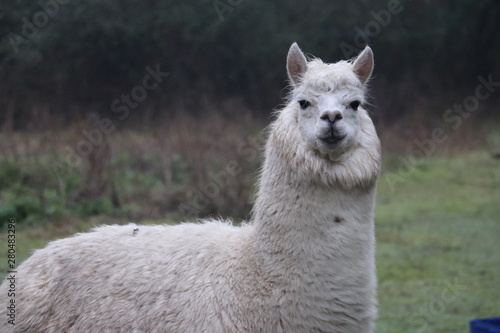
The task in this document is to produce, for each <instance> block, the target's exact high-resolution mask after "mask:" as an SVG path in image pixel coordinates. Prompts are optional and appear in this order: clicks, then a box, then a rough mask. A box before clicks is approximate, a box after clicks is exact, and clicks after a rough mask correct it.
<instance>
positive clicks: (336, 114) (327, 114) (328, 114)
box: [320, 110, 344, 124]
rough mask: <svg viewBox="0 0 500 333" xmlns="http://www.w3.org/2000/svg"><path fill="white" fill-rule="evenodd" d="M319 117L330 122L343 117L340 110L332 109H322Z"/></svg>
mask: <svg viewBox="0 0 500 333" xmlns="http://www.w3.org/2000/svg"><path fill="white" fill-rule="evenodd" d="M320 118H321V119H323V120H328V121H329V122H331V123H332V124H334V123H335V122H336V121H338V120H341V119H343V118H344V116H343V115H342V112H340V111H339V110H334V111H324V112H323V113H322V114H321V116H320Z"/></svg>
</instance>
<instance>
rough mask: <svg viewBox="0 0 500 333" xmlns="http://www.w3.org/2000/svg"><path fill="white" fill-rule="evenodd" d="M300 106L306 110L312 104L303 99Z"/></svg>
mask: <svg viewBox="0 0 500 333" xmlns="http://www.w3.org/2000/svg"><path fill="white" fill-rule="evenodd" d="M299 104H300V108H301V109H306V108H308V107H309V106H310V105H311V103H309V101H306V100H305V99H301V100H300V101H299Z"/></svg>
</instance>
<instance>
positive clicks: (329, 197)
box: [254, 163, 375, 259]
mask: <svg viewBox="0 0 500 333" xmlns="http://www.w3.org/2000/svg"><path fill="white" fill-rule="evenodd" d="M266 164H267V163H266ZM296 178H298V177H297V175H295V174H294V173H293V172H290V171H289V170H286V169H282V170H281V171H279V169H278V168H277V165H276V163H273V165H272V166H271V165H265V166H264V169H263V173H262V181H261V183H260V190H259V193H258V197H257V200H256V204H255V208H254V224H255V226H256V231H257V234H258V236H259V242H260V244H259V245H260V246H262V247H263V249H266V250H267V251H269V253H275V254H282V255H283V256H284V257H286V256H289V255H290V253H293V254H294V255H297V257H295V259H298V257H301V256H302V255H303V256H305V257H306V258H307V257H308V256H309V252H315V253H318V251H321V250H324V251H325V253H332V251H333V252H334V253H336V256H342V255H343V254H344V255H345V256H346V258H349V257H350V256H352V253H350V249H349V248H351V247H353V248H358V249H361V248H363V247H365V246H366V244H372V243H373V240H372V239H371V238H372V237H373V219H374V208H375V183H373V184H370V185H369V186H368V187H356V188H350V189H345V188H343V187H341V186H338V185H337V186H335V184H333V185H326V184H322V183H321V182H316V183H311V182H310V181H307V180H303V181H299V182H297V181H295V182H294V179H296ZM351 231H353V232H352V233H351ZM322 242H324V243H325V244H322Z"/></svg>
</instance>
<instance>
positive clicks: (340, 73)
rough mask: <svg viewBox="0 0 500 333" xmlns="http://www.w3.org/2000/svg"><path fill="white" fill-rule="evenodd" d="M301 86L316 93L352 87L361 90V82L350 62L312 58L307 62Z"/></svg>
mask: <svg viewBox="0 0 500 333" xmlns="http://www.w3.org/2000/svg"><path fill="white" fill-rule="evenodd" d="M301 86H302V88H304V89H305V90H309V91H315V92H318V93H324V92H331V91H335V90H338V89H351V90H352V89H354V90H358V91H362V89H363V84H362V83H361V81H360V80H359V78H358V77H357V76H356V74H355V73H354V71H353V69H352V64H351V63H350V62H347V61H340V62H337V63H334V64H326V63H324V62H323V61H321V60H319V59H314V60H312V61H311V62H309V63H308V64H307V71H306V72H305V73H304V75H303V77H302V84H301Z"/></svg>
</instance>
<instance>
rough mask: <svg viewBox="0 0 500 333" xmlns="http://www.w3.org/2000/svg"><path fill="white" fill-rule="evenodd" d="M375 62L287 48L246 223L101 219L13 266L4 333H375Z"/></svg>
mask: <svg viewBox="0 0 500 333" xmlns="http://www.w3.org/2000/svg"><path fill="white" fill-rule="evenodd" d="M372 66H373V60H372V54H371V50H369V49H368V48H367V49H366V50H365V51H363V52H362V53H361V55H360V56H359V57H358V59H357V60H355V61H354V62H352V63H351V62H340V63H336V64H330V65H328V64H324V63H322V62H321V61H319V60H313V61H312V62H310V63H307V62H306V59H305V58H304V56H303V54H302V52H301V51H300V50H299V48H298V46H297V45H296V44H294V45H292V47H291V49H290V52H289V55H288V62H287V68H288V73H289V76H290V79H291V81H292V85H293V86H294V90H293V93H292V96H291V98H290V102H289V104H288V106H287V107H285V108H284V109H283V110H281V111H280V113H279V115H278V117H277V119H276V121H275V122H274V123H273V125H272V126H271V131H270V136H269V139H268V142H267V145H266V152H265V160H264V165H263V167H262V174H261V177H260V184H259V192H258V195H257V200H256V203H255V207H254V210H253V214H252V219H251V221H250V222H249V223H248V224H245V225H243V226H242V227H233V226H231V225H230V223H229V222H222V221H205V222H204V223H202V224H182V225H178V226H134V225H128V226H107V227H101V228H97V229H95V230H94V231H92V232H90V233H85V234H79V235H76V236H74V237H71V238H67V239H63V240H59V241H55V242H52V243H50V244H49V245H48V246H47V247H46V248H45V249H43V250H39V251H36V252H35V254H34V255H33V256H32V257H31V258H29V259H28V260H27V261H26V262H25V263H23V264H22V265H21V266H20V267H19V268H18V270H17V277H18V283H17V286H16V287H17V290H18V292H17V294H16V309H17V316H16V325H15V326H14V327H9V326H6V325H4V326H1V327H2V329H1V330H0V331H1V332H4V331H5V332H169V333H170V332H172V333H180V332H186V333H188V332H189V333H191V332H214V333H217V332H264V333H268V332H350V333H352V332H372V331H373V327H374V319H375V317H376V278H375V263H374V255H375V238H374V224H373V218H374V216H373V212H374V205H375V202H374V200H375V185H376V180H377V177H378V173H379V166H380V147H379V141H378V138H377V136H376V132H375V129H374V127H373V124H372V122H371V120H370V118H369V117H368V115H367V113H366V111H365V110H363V109H362V108H361V107H359V106H358V103H357V102H363V98H364V85H365V82H366V81H367V80H368V78H369V76H370V74H371V70H372ZM135 228H138V229H139V230H135V231H134V229H135ZM6 289H7V283H6V282H4V284H3V285H2V286H1V287H0V295H1V296H0V297H2V298H3V297H4V295H6ZM5 310H6V309H5V307H2V308H1V309H0V318H1V320H5V318H6V317H7V316H6V313H5ZM5 323H6V320H5ZM2 324H3V323H2ZM3 327H5V328H3Z"/></svg>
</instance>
